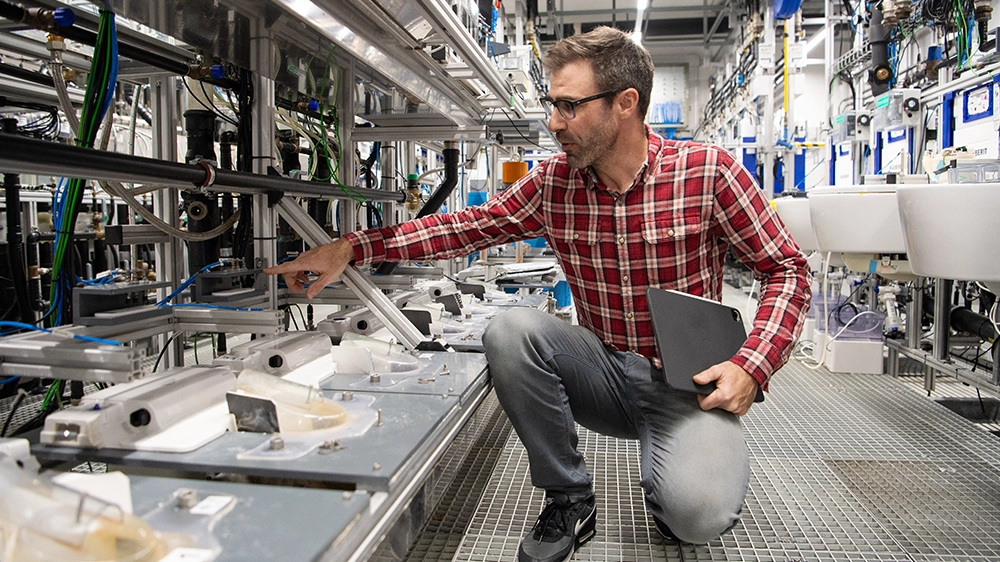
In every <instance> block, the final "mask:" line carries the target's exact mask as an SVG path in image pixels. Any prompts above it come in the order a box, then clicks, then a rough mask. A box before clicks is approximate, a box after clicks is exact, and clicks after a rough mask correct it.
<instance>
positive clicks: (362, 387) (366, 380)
mask: <svg viewBox="0 0 1000 562" xmlns="http://www.w3.org/2000/svg"><path fill="white" fill-rule="evenodd" d="M418 358H419V359H420V360H421V362H422V363H425V364H426V366H422V367H421V368H420V369H419V371H416V372H414V373H413V374H410V373H379V379H380V380H379V381H378V382H371V377H370V375H367V374H348V373H335V374H333V375H332V376H330V377H329V378H327V379H325V380H324V381H323V382H322V383H321V384H320V388H322V389H323V390H326V391H343V390H350V391H353V392H358V393H362V392H364V393H369V392H379V393H391V394H425V395H434V396H437V397H440V396H442V395H445V394H447V395H449V396H465V395H467V394H469V393H470V392H475V391H477V390H478V389H480V388H482V387H483V385H484V384H486V380H487V377H488V375H487V372H486V356H485V355H482V354H479V353H446V352H420V353H419V355H418ZM446 371H447V372H448V373H449V374H443V373H445V372H446Z"/></svg>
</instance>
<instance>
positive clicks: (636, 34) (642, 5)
mask: <svg viewBox="0 0 1000 562" xmlns="http://www.w3.org/2000/svg"><path fill="white" fill-rule="evenodd" d="M647 6H649V0H638V1H637V2H636V5H635V31H633V32H632V40H633V41H635V42H636V43H638V44H640V45H641V44H642V14H643V12H645V11H646V7H647Z"/></svg>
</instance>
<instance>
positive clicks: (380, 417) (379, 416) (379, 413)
mask: <svg viewBox="0 0 1000 562" xmlns="http://www.w3.org/2000/svg"><path fill="white" fill-rule="evenodd" d="M378 426H379V427H382V408H379V409H378Z"/></svg>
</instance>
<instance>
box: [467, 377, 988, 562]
mask: <svg viewBox="0 0 1000 562" xmlns="http://www.w3.org/2000/svg"><path fill="white" fill-rule="evenodd" d="M912 386H913V385H912V384H911V383H909V382H906V381H905V380H904V379H893V378H891V377H889V376H886V375H845V374H831V373H830V372H829V371H827V370H825V369H819V370H816V371H813V370H809V369H806V368H805V367H804V366H803V365H802V364H800V363H798V362H797V361H794V360H793V361H792V362H791V363H789V364H788V365H787V366H786V367H785V368H784V370H782V372H781V373H780V374H779V375H778V376H777V377H775V380H774V382H773V383H772V385H771V387H772V388H771V393H770V395H769V397H768V400H767V401H766V402H765V403H763V404H758V405H756V406H754V408H753V409H752V411H751V413H750V415H748V416H746V417H745V418H744V431H745V433H746V436H747V444H748V447H749V450H750V468H751V471H752V474H751V482H750V490H749V493H748V494H747V499H746V504H745V507H744V514H743V518H742V520H741V522H740V523H739V524H738V525H737V526H736V528H734V529H733V530H732V531H731V532H730V533H727V534H726V535H724V536H723V537H721V538H720V539H717V540H716V541H714V542H712V543H711V544H710V545H707V546H693V545H675V544H665V543H664V541H663V540H662V539H661V538H660V537H659V535H658V534H657V533H656V531H655V529H654V528H653V525H652V519H651V517H650V516H649V515H648V514H647V513H646V511H645V508H644V507H643V503H642V492H641V489H640V488H639V485H638V481H639V465H638V444H637V442H634V441H625V440H620V439H613V438H610V437H606V436H602V435H598V434H595V433H593V432H590V431H587V430H585V429H583V428H581V435H580V437H581V439H580V444H581V448H582V450H583V452H584V455H585V456H586V458H587V462H588V466H589V468H590V470H591V472H592V473H593V474H594V477H595V485H596V491H597V502H598V510H599V511H598V535H597V537H596V538H595V539H594V540H592V541H591V542H589V543H588V544H587V545H586V546H584V547H583V548H582V549H581V550H580V551H579V552H578V553H577V554H576V556H575V557H574V560H578V561H598V560H600V561H605V560H629V561H632V560H638V561H655V560H670V561H673V560H698V561H702V560H704V561H715V560H759V561H765V560H767V561H771V560H780V561H788V562H791V561H806V560H808V561H825V560H831V561H841V560H849V561H862V560H881V561H914V562H923V561H931V560H966V561H970V562H972V561H974V562H979V561H986V560H998V559H1000V438H997V437H996V436H994V435H993V434H991V433H989V432H988V431H983V430H982V429H981V428H978V427H976V425H975V424H973V423H971V422H968V421H967V420H965V419H964V418H961V417H960V416H958V415H957V414H954V413H953V412H951V411H950V410H948V409H947V408H945V407H943V406H941V405H939V404H936V403H935V402H934V401H933V400H931V399H930V398H928V397H927V396H926V395H925V394H921V393H920V392H914V391H913V390H912V388H911V387H912ZM541 504H542V492H541V491H540V490H536V489H535V488H533V487H532V486H531V483H530V478H529V476H528V459H527V455H526V453H525V451H524V448H523V447H522V446H521V444H520V442H519V440H518V439H517V436H516V435H514V434H511V435H510V437H509V439H508V440H507V446H506V447H505V449H504V450H503V452H502V453H501V454H500V456H499V459H498V461H497V464H496V466H495V468H494V470H493V474H492V477H491V478H490V480H489V482H488V483H487V484H486V487H485V490H484V491H483V494H482V499H481V501H480V502H479V505H478V507H477V508H476V511H475V514H474V515H473V516H472V519H471V522H470V523H469V525H468V529H467V531H466V533H465V536H464V538H463V540H462V541H461V543H460V544H459V545H458V551H457V553H456V554H455V556H454V558H452V559H453V560H455V561H461V562H465V561H468V562H478V561H482V560H491V561H492V560H497V561H500V560H516V559H517V548H518V543H519V542H520V540H521V538H522V537H523V536H524V535H525V534H526V533H527V532H528V530H529V529H530V527H531V525H532V524H533V523H534V520H535V517H536V516H537V514H538V512H539V511H540V510H541ZM452 536H453V535H452Z"/></svg>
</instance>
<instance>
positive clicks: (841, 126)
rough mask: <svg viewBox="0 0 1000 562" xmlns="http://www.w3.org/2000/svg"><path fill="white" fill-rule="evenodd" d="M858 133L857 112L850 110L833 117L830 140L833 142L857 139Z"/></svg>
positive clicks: (838, 142)
mask: <svg viewBox="0 0 1000 562" xmlns="http://www.w3.org/2000/svg"><path fill="white" fill-rule="evenodd" d="M856 134H857V113H856V112H854V111H848V112H847V113H841V114H840V115H838V116H836V117H835V118H834V119H833V133H832V134H831V135H830V141H831V142H832V143H833V144H840V143H842V142H846V141H853V140H855V135H856Z"/></svg>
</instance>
